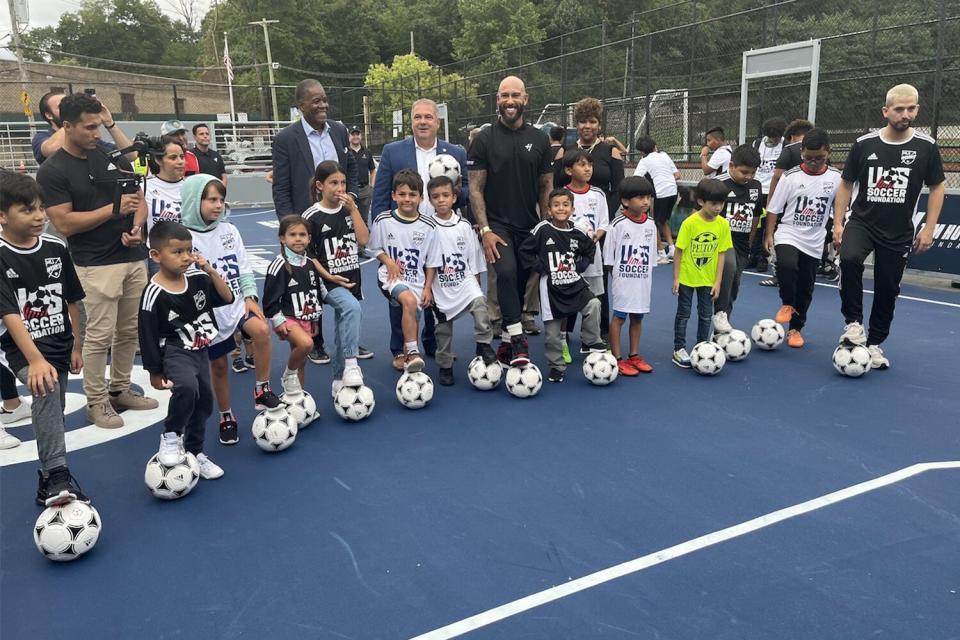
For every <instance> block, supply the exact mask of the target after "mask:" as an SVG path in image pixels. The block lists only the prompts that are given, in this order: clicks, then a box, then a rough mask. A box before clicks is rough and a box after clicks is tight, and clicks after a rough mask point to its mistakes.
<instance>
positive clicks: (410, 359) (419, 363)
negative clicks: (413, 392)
mask: <svg viewBox="0 0 960 640" xmlns="http://www.w3.org/2000/svg"><path fill="white" fill-rule="evenodd" d="M403 371H404V373H419V372H420V371H423V358H422V357H421V356H420V352H419V351H408V352H407V355H406V356H405V358H404V361H403Z"/></svg>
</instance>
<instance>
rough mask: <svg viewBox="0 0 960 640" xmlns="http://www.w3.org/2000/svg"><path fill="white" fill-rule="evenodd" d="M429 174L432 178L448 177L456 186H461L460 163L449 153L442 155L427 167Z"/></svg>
mask: <svg viewBox="0 0 960 640" xmlns="http://www.w3.org/2000/svg"><path fill="white" fill-rule="evenodd" d="M427 173H429V174H430V177H431V178H437V177H439V176H447V177H448V178H450V179H451V180H453V184H454V186H457V187H459V186H460V163H459V162H457V159H456V158H454V157H453V156H451V155H450V154H448V153H441V154H440V155H438V156H437V157H436V158H434V159H433V160H431V161H430V164H428V165H427Z"/></svg>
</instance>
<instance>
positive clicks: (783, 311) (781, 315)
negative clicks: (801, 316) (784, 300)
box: [775, 304, 797, 324]
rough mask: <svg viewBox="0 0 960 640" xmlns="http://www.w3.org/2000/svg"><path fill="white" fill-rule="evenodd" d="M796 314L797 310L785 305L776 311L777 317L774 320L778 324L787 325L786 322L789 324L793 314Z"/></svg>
mask: <svg viewBox="0 0 960 640" xmlns="http://www.w3.org/2000/svg"><path fill="white" fill-rule="evenodd" d="M796 312H797V310H796V309H794V308H793V307H792V306H790V305H789V304H785V305H783V306H782V307H780V309H779V310H778V311H777V315H776V318H775V319H776V321H777V323H779V324H787V323H788V322H790V319H791V318H792V317H793V314H795V313H796Z"/></svg>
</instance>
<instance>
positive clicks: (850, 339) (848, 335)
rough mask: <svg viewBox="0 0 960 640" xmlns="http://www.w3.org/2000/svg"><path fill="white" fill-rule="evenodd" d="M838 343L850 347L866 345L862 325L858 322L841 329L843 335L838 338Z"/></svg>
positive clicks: (865, 336)
mask: <svg viewBox="0 0 960 640" xmlns="http://www.w3.org/2000/svg"><path fill="white" fill-rule="evenodd" d="M840 342H842V343H846V344H850V345H858V344H859V345H864V344H867V335H866V334H865V333H864V332H863V325H862V324H860V323H859V322H851V323H850V324H847V325H845V326H844V327H843V334H842V335H841V336H840Z"/></svg>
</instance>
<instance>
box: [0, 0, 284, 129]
mask: <svg viewBox="0 0 960 640" xmlns="http://www.w3.org/2000/svg"><path fill="white" fill-rule="evenodd" d="M10 1H11V2H12V1H13V0H10ZM278 22H280V21H279V20H267V19H265V18H260V20H259V21H257V22H248V23H247V24H252V25H259V26H261V27H263V42H264V44H265V45H266V46H267V71H268V72H269V74H270V75H269V77H270V98H271V99H272V101H273V119H274V120H275V121H279V120H280V111H279V110H278V109H277V87H276V82H274V79H273V55H272V54H271V53H270V32H269V31H267V25H269V24H276V23H278Z"/></svg>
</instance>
